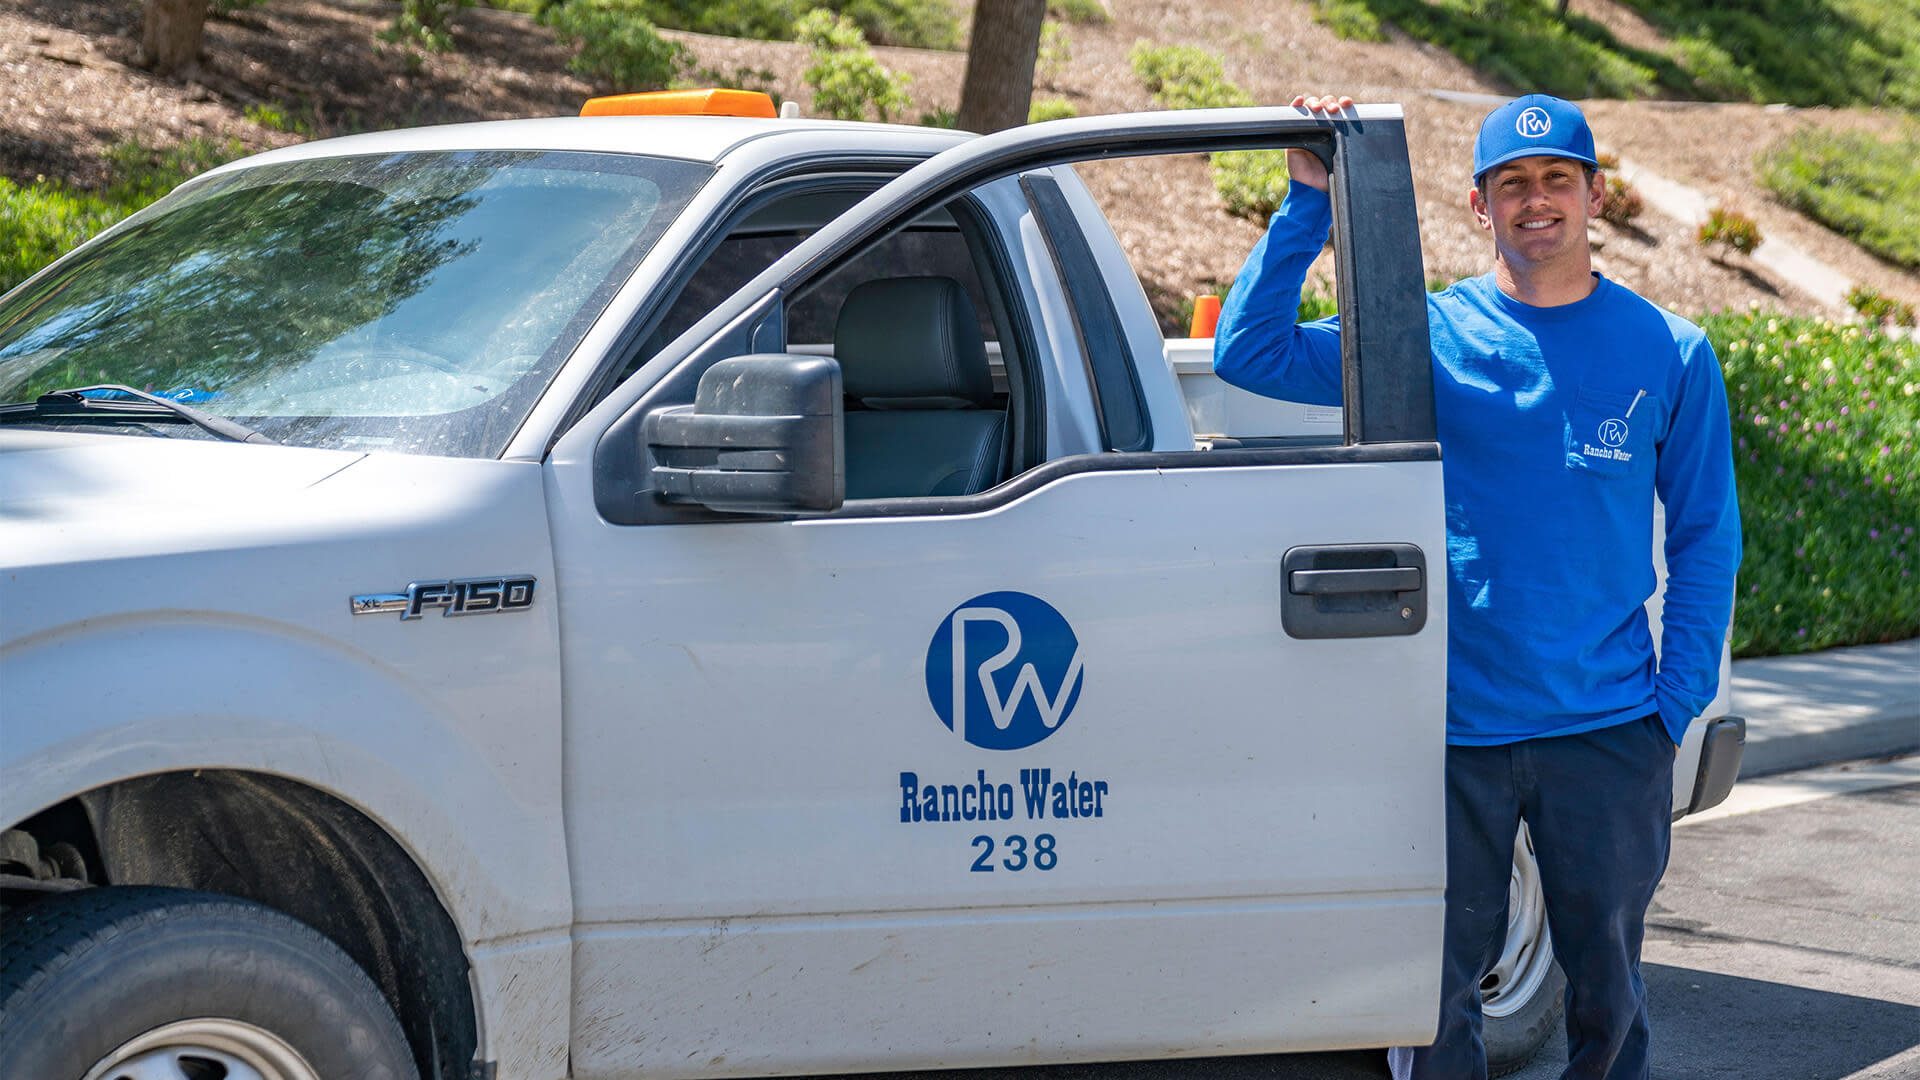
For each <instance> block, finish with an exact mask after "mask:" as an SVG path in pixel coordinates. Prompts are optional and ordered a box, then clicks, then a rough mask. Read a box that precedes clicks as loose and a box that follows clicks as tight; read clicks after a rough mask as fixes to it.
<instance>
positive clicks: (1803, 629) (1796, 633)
mask: <svg viewBox="0 0 1920 1080" xmlns="http://www.w3.org/2000/svg"><path fill="white" fill-rule="evenodd" d="M1793 636H1794V637H1806V636H1807V628H1806V627H1804V626H1803V627H1801V628H1800V629H1798V630H1795V631H1794V632H1793Z"/></svg>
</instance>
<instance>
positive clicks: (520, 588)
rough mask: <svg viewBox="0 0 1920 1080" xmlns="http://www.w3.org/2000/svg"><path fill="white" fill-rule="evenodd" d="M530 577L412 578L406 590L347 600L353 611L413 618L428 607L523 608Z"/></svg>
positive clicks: (464, 611) (469, 611)
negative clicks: (431, 579) (397, 613)
mask: <svg viewBox="0 0 1920 1080" xmlns="http://www.w3.org/2000/svg"><path fill="white" fill-rule="evenodd" d="M533 586H534V579H533V575H531V574H521V575H517V576H515V577H498V578H465V579H462V580H460V581H416V582H414V583H412V584H411V585H408V586H407V591H406V592H398V593H367V594H365V595H362V596H356V597H353V598H352V599H351V600H349V601H347V604H348V606H349V607H351V608H352V609H353V613H354V614H355V615H380V614H387V613H390V612H396V611H397V612H399V613H400V618H402V619H417V618H419V617H420V616H422V615H424V614H426V612H427V610H428V609H429V608H439V609H440V614H441V615H442V616H448V615H494V614H498V613H499V612H503V611H525V610H527V609H528V608H530V607H532V606H533Z"/></svg>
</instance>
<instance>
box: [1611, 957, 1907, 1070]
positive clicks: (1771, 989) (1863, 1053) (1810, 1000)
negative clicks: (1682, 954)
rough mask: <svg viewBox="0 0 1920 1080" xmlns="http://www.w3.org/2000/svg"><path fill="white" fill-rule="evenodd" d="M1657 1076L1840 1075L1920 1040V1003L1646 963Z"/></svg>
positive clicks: (1892, 1053)
mask: <svg viewBox="0 0 1920 1080" xmlns="http://www.w3.org/2000/svg"><path fill="white" fill-rule="evenodd" d="M1641 973H1642V975H1643V976H1644V977H1645V979H1646V981H1647V991H1648V993H1649V994H1650V996H1651V999H1652V1002H1653V1040H1654V1058H1653V1060H1654V1068H1653V1072H1654V1075H1655V1076H1657V1077H1659V1078H1660V1080H1695V1078H1705V1077H1727V1076H1742V1077H1769V1076H1780V1077H1784V1076H1791V1077H1795V1078H1796V1080H1839V1078H1841V1077H1844V1076H1849V1075H1852V1074H1853V1073H1856V1072H1859V1071H1860V1070H1862V1069H1865V1068H1866V1067H1868V1066H1870V1065H1873V1064H1875V1063H1877V1062H1880V1061H1884V1060H1886V1059H1887V1058H1890V1057H1893V1056H1894V1055H1896V1054H1899V1053H1900V1052H1902V1051H1904V1050H1907V1049H1910V1048H1911V1047H1913V1046H1914V1045H1916V1044H1920V1008H1915V1007H1914V1006H1911V1005H1901V1004H1899V1003H1897V1002H1892V1001H1880V1000H1877V999H1875V998H1864V997H1854V996H1853V995H1850V994H1832V993H1827V992H1825V991H1820V990H1809V989H1806V988H1805V987H1800V986H1788V985H1786V984H1783V983H1775V982H1763V981H1761V980H1758V979H1742V978H1738V977H1736V976H1732V975H1714V974H1710V973H1708V972H1704V971H1694V970H1691V969H1689V968H1679V967H1666V966H1663V965H1659V964H1646V965H1643V966H1642V968H1641Z"/></svg>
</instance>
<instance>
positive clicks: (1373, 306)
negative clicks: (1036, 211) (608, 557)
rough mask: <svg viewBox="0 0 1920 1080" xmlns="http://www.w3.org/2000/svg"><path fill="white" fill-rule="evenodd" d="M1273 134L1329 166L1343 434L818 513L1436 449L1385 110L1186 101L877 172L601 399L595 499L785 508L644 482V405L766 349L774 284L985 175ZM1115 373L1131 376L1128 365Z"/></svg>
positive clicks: (1174, 455)
mask: <svg viewBox="0 0 1920 1080" xmlns="http://www.w3.org/2000/svg"><path fill="white" fill-rule="evenodd" d="M1277 147H1288V148H1299V149H1305V150H1308V151H1309V152H1312V153H1315V154H1316V155H1317V156H1320V157H1321V158H1322V159H1323V160H1325V161H1327V162H1328V163H1329V165H1330V185H1329V187H1330V193H1331V195H1332V201H1333V210H1334V229H1333V242H1334V253H1335V265H1336V272H1337V274H1338V279H1339V280H1340V281H1341V283H1342V284H1341V287H1340V289H1339V306H1340V314H1341V321H1342V328H1343V330H1342V334H1341V366H1342V381H1343V390H1344V395H1343V396H1344V402H1345V407H1344V413H1345V444H1344V445H1342V446H1337V447H1284V448H1263V449H1235V450H1206V451H1199V450H1195V451H1158V452H1154V451H1118V452H1109V453H1104V454H1091V455H1077V456H1074V457H1068V458H1062V459H1057V460H1053V461H1048V462H1044V463H1041V464H1039V465H1037V466H1035V467H1033V468H1031V469H1028V470H1026V471H1024V472H1021V473H1019V474H1017V475H1015V476H1013V477H1012V478H1010V479H1009V480H1007V481H1005V482H1003V483H1001V484H1000V485H998V486H996V487H994V488H992V489H991V490H989V491H985V492H980V493H978V494H974V495H957V496H942V497H932V498H896V499H873V500H855V501H850V502H848V503H847V504H845V505H843V506H842V507H841V508H840V509H839V510H837V511H834V512H832V513H829V514H826V515H815V516H824V517H826V518H829V519H839V518H849V517H895V516H916V515H928V514H933V515H952V514H970V513H978V512H982V511H986V510H990V509H992V508H994V507H996V506H1000V505H1004V504H1005V503H1007V502H1009V501H1012V500H1013V499H1017V498H1020V497H1023V496H1025V495H1026V494H1028V493H1030V492H1032V491H1033V490H1035V489H1037V488H1039V487H1042V486H1044V485H1046V484H1048V483H1051V482H1053V481H1054V480H1057V479H1060V478H1062V477H1064V476H1071V475H1077V474H1079V473H1083V472H1093V471H1131V470H1144V469H1153V470H1166V469H1180V468H1218V467H1223V466H1242V467H1257V466H1265V465H1290V464H1336V463H1354V464H1359V463H1379V462H1387V461H1437V460H1439V456H1440V452H1439V445H1438V442H1437V434H1436V430H1435V423H1434V415H1433V373H1432V366H1431V360H1430V346H1429V343H1428V331H1427V322H1426V289H1425V280H1424V276H1423V269H1422V261H1421V258H1420V238H1419V226H1418V220H1417V218H1416V216H1415V211H1414V205H1415V204H1414V199H1413V183H1412V176H1411V172H1410V167H1409V164H1408V158H1407V148H1406V134H1405V125H1404V121H1403V120H1402V118H1401V114H1400V110H1399V108H1398V107H1397V106H1365V107H1361V108H1359V109H1357V110H1355V114H1354V115H1352V116H1347V117H1342V118H1339V119H1328V118H1323V117H1317V116H1311V115H1308V114H1306V113H1305V112H1304V111H1303V110H1296V109H1292V108H1246V109H1221V110H1187V111H1180V112H1162V113H1141V114H1130V115H1123V116H1105V117H1087V118H1082V119H1079V120H1069V121H1063V122H1059V123H1055V124H1048V125H1045V126H1044V127H1043V128H1040V129H1012V130H1009V131H1004V132H999V133H996V134H994V135H988V136H983V137H981V138H979V139H976V140H973V141H971V142H968V143H963V144H961V145H960V146H958V147H955V148H954V149H951V150H947V151H945V152H943V153H940V154H938V155H935V156H934V157H932V158H930V159H928V160H926V161H924V162H922V163H920V164H919V165H917V166H915V167H913V168H912V169H909V170H908V171H907V172H905V173H904V174H902V175H901V176H899V177H897V178H895V179H894V180H892V181H890V182H889V183H887V184H885V185H884V186H883V187H881V188H880V189H879V190H878V191H876V192H874V193H873V194H872V195H870V196H868V197H867V198H866V199H864V200H862V201H861V202H860V203H859V204H858V205H856V206H855V207H854V208H853V209H852V210H850V211H849V212H847V213H846V214H844V215H842V216H841V217H840V218H837V219H835V220H834V221H832V222H830V223H828V224H827V225H826V226H824V227H822V228H821V229H820V230H818V231H817V232H815V233H814V234H813V235H812V236H811V237H809V238H808V239H807V240H805V241H803V242H802V243H801V244H800V245H799V246H798V247H796V248H794V250H793V251H791V252H789V253H788V254H787V255H786V256H785V257H783V258H782V259H780V260H779V261H778V262H776V263H774V265H772V266H770V267H768V268H767V269H766V270H765V271H763V272H762V273H761V274H760V275H759V276H757V277H756V278H754V279H753V280H752V281H750V282H748V283H747V285H745V286H744V287H742V288H741V290H740V291H739V292H737V293H735V294H734V296H733V297H732V298H730V299H729V300H727V301H725V302H723V303H722V304H720V305H719V306H717V307H716V308H715V309H714V310H713V311H712V312H710V313H708V315H707V316H705V317H704V318H702V319H701V320H700V321H699V322H698V323H696V324H695V325H694V326H693V327H692V328H691V329H689V330H688V331H687V332H686V333H685V334H683V335H682V336H681V337H680V338H679V339H677V340H676V341H675V342H673V343H672V344H671V345H669V346H668V347H667V348H665V349H663V350H662V351H661V352H660V353H659V354H658V355H656V356H655V357H654V358H653V359H651V360H649V361H648V362H647V363H645V364H644V365H642V367H641V369H640V370H639V371H638V372H636V373H635V375H634V376H633V377H632V378H631V379H629V380H628V381H627V383H625V384H623V385H622V386H621V387H619V388H618V389H617V390H616V392H615V393H614V394H613V395H610V397H609V399H608V401H606V402H603V405H605V406H607V407H610V408H617V409H620V410H621V412H620V415H619V416H618V417H617V418H616V419H614V420H613V421H612V422H611V423H610V424H609V425H608V426H607V427H606V429H605V431H604V432H603V433H602V434H601V436H600V437H599V439H598V440H597V445H596V446H595V448H594V450H593V461H594V467H593V474H594V494H595V503H596V505H597V507H598V508H599V510H600V512H601V514H602V516H603V517H605V518H606V520H608V521H609V522H611V523H615V524H636V525H637V524H668V523H675V522H690V521H701V522H716V521H743V522H744V521H765V520H782V519H786V518H788V517H791V515H743V514H729V513H721V512H717V511H712V510H708V509H706V508H704V507H698V506H686V505H680V504H668V503H665V502H663V501H661V500H658V499H655V498H653V497H652V496H651V493H650V491H648V490H646V489H645V488H644V486H643V485H644V484H645V483H646V481H647V468H646V467H647V460H648V454H647V452H646V449H645V446H644V440H643V438H642V435H641V429H642V423H643V421H644V418H645V416H646V414H647V413H648V412H650V411H651V410H653V409H655V408H659V407H662V406H665V405H670V404H681V403H684V402H686V401H691V400H692V398H693V391H694V388H695V387H696V386H697V384H698V381H699V377H700V375H701V374H704V373H705V371H706V369H707V367H709V366H711V365H712V364H713V363H715V362H717V361H719V360H721V359H725V358H727V357H729V356H738V355H745V354H748V353H754V352H777V351H780V350H781V349H782V348H783V347H784V344H785V334H784V327H783V325H782V324H783V308H784V298H785V296H786V294H788V293H789V292H790V291H791V290H793V289H794V288H795V287H796V286H800V285H804V284H805V283H806V282H808V281H811V280H814V279H816V278H818V277H820V276H822V275H824V274H828V273H831V272H833V270H835V269H837V268H838V267H839V266H840V265H843V264H844V263H845V262H846V261H847V260H848V259H850V258H852V257H854V256H855V255H857V254H858V253H859V252H860V251H862V250H864V249H865V248H866V247H867V246H869V245H870V244H872V243H874V242H877V241H878V240H880V239H882V238H884V236H885V235H887V234H888V233H890V232H892V231H894V230H896V229H899V228H902V227H904V226H905V225H906V224H908V223H909V222H911V221H913V220H914V219H916V218H918V217H919V216H920V215H922V214H924V213H926V212H928V211H930V210H932V209H934V208H936V207H939V206H941V205H943V204H945V203H947V202H949V201H951V200H953V199H956V198H959V197H962V196H964V195H965V194H966V193H967V192H969V191H971V190H973V189H975V188H977V187H981V186H983V185H985V184H988V183H991V182H992V181H995V180H999V179H1002V178H1005V177H1009V176H1014V175H1017V174H1019V173H1022V172H1025V171H1028V170H1033V169H1040V168H1045V167H1049V166H1053V165H1070V164H1072V163H1073V162H1075V161H1082V160H1090V159H1096V158H1110V157H1145V156H1157V155H1163V154H1179V153H1197V152H1212V151H1220V150H1243V149H1271V148H1277ZM1109 302H1110V301H1109ZM1123 347H1124V346H1123ZM1128 374H1129V376H1130V377H1133V378H1136V379H1137V373H1136V370H1135V369H1131V366H1130V370H1129V373H1128ZM1136 385H1137V383H1136ZM616 402H617V403H616ZM1148 445H1150V443H1148Z"/></svg>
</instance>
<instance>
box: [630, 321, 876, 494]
mask: <svg viewBox="0 0 1920 1080" xmlns="http://www.w3.org/2000/svg"><path fill="white" fill-rule="evenodd" d="M844 412H845V405H844V404H843V403H842V400H841V389H840V364H839V362H838V361H836V360H833V359H831V358H829V357H824V356H804V355H795V354H788V353H763V354H757V355H753V356H736V357H733V358H731V359H727V360H721V361H719V362H717V363H715V364H714V365H713V366H712V367H710V368H708V369H707V371H706V373H705V374H703V375H701V376H700V386H699V389H698V390H697V391H696V392H695V395H694V401H693V404H692V405H690V406H689V405H677V406H671V407H668V408H664V409H660V410H658V411H656V412H654V413H652V414H650V415H649V416H648V417H647V419H646V424H645V426H644V428H643V429H642V430H643V431H644V436H643V437H644V438H645V440H646V443H647V449H648V450H649V451H650V452H651V454H652V457H653V460H654V462H655V464H654V466H653V469H652V479H653V488H654V490H655V491H656V492H658V493H659V496H660V497H661V498H662V499H665V500H667V501H669V502H681V503H698V504H700V505H702V506H705V507H708V508H710V509H713V510H726V511H731V512H734V513H749V514H768V513H772V514H783V513H784V514H791V513H809V512H810V513H824V512H826V511H830V510H837V509H839V508H840V504H841V503H842V502H844V501H846V492H847V451H846V435H845V424H844V423H843V419H844V416H843V414H844Z"/></svg>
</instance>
